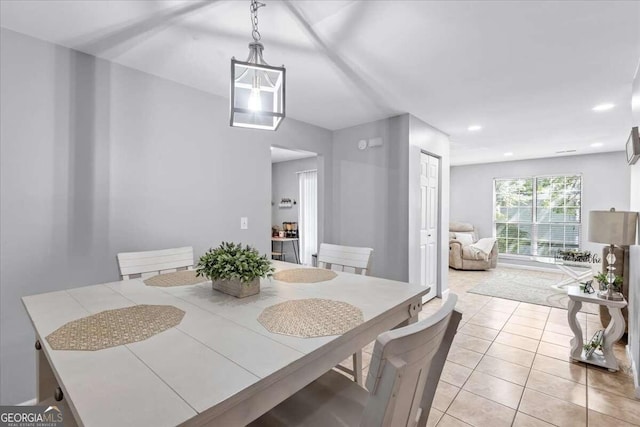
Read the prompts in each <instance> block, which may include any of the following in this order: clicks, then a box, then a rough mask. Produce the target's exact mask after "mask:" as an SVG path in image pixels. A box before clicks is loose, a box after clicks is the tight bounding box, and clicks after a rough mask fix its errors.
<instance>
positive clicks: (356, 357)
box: [353, 350, 364, 387]
mask: <svg viewBox="0 0 640 427" xmlns="http://www.w3.org/2000/svg"><path fill="white" fill-rule="evenodd" d="M353 378H354V380H355V382H356V383H357V384H358V385H359V386H362V387H364V381H363V380H362V350H358V352H357V353H353Z"/></svg>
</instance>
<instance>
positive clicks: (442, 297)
mask: <svg viewBox="0 0 640 427" xmlns="http://www.w3.org/2000/svg"><path fill="white" fill-rule="evenodd" d="M449 292H451V289H445V291H444V292H443V293H442V294H441V295H440V296H439V298H440V299H442V300H443V301H444V300H446V299H447V297H448V296H449Z"/></svg>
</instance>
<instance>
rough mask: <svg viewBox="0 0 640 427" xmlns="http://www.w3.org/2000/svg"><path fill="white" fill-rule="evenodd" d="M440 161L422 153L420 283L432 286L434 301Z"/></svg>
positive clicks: (427, 297) (436, 282) (428, 297)
mask: <svg viewBox="0 0 640 427" xmlns="http://www.w3.org/2000/svg"><path fill="white" fill-rule="evenodd" d="M439 180H440V159H439V158H437V157H435V156H432V155H429V154H427V153H425V152H421V153H420V284H421V285H422V286H425V287H430V288H431V290H430V291H429V293H428V294H427V295H426V296H425V299H426V300H430V299H432V298H434V297H435V296H436V295H437V292H438V269H439V265H440V264H439V262H438V245H439V241H440V239H439V228H440V226H439V221H438V211H439V209H438V207H439V194H438V188H439Z"/></svg>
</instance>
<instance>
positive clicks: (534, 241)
mask: <svg viewBox="0 0 640 427" xmlns="http://www.w3.org/2000/svg"><path fill="white" fill-rule="evenodd" d="M560 177H564V178H566V177H578V178H580V193H579V194H580V206H579V208H578V216H579V218H580V221H579V222H576V223H569V222H559V223H555V224H558V225H563V226H567V225H577V226H578V247H581V246H582V243H583V242H582V234H583V233H582V226H583V224H584V223H583V215H582V212H583V209H582V207H583V196H584V194H583V193H584V176H583V174H582V173H563V174H546V175H527V176H517V177H494V178H493V188H492V191H493V206H492V208H493V209H492V222H493V227H492V228H493V238H495V239H496V241H497V239H498V236H497V223H496V201H497V200H496V196H497V194H496V181H507V180H522V179H530V180H532V186H531V191H532V202H533V203H532V206H531V210H532V212H531V222H530V223H529V222H519V223H511V224H529V225H530V226H531V229H532V238H531V249H532V252H533V248H537V242H538V234H537V226H538V225H541V224H554V223H551V222H543V223H539V222H538V198H537V194H538V179H544V178H560ZM564 207H565V208H566V205H565V206H564ZM501 224H509V222H503V223H501ZM534 229H536V232H535V233H534V232H533V230H534ZM565 242H566V241H565ZM498 255H499V256H500V257H502V258H507V259H521V260H535V259H536V258H547V257H549V258H552V257H553V255H551V254H550V255H548V256H546V255H537V254H533V253H531V254H530V255H521V254H511V253H501V252H498Z"/></svg>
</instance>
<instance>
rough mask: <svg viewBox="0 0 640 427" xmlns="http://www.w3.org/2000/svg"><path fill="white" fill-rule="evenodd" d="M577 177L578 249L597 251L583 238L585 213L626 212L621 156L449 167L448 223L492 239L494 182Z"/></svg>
mask: <svg viewBox="0 0 640 427" xmlns="http://www.w3.org/2000/svg"><path fill="white" fill-rule="evenodd" d="M573 173H575V174H578V173H579V174H582V177H583V182H582V186H583V187H582V188H583V190H582V243H583V244H582V247H583V248H585V249H588V250H591V251H594V252H596V253H601V249H602V245H599V244H594V243H590V242H589V241H588V239H587V237H588V230H589V224H588V221H589V211H590V210H609V208H611V207H615V208H616V209H617V210H627V209H628V208H629V168H628V167H627V164H626V161H625V155H624V153H623V152H613V153H602V154H589V155H583V156H568V157H555V158H548V159H535V160H520V161H512V162H500V163H487V164H479V165H469V166H453V167H452V168H451V213H450V216H449V218H450V220H451V221H463V222H470V223H472V224H474V225H475V226H476V227H477V229H478V233H479V235H480V237H488V236H492V235H493V179H494V178H513V177H524V176H535V175H554V174H573Z"/></svg>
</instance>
